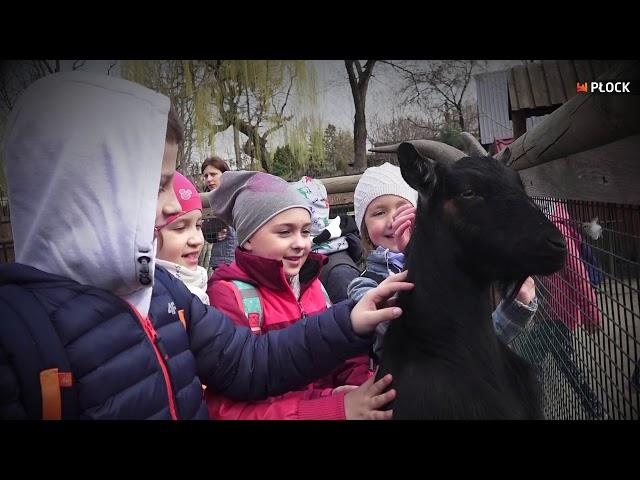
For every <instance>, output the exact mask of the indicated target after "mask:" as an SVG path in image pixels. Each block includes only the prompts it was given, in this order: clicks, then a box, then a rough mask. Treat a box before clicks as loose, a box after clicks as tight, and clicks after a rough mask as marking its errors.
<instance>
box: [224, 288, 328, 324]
mask: <svg viewBox="0 0 640 480" xmlns="http://www.w3.org/2000/svg"><path fill="white" fill-rule="evenodd" d="M225 283H227V284H229V285H230V286H231V290H233V293H234V294H235V297H236V301H237V302H238V307H240V309H241V310H242V311H243V312H244V314H245V316H246V317H247V320H248V321H249V328H250V329H251V333H253V334H254V335H261V334H262V327H263V325H264V315H263V313H262V300H261V298H260V293H259V292H258V289H257V288H256V287H255V286H253V285H252V284H250V283H247V282H243V281H242V280H231V281H225ZM320 288H321V289H322V294H323V295H324V300H325V304H326V306H327V308H329V307H331V300H330V299H329V294H328V293H327V291H326V290H325V289H324V285H322V283H320Z"/></svg>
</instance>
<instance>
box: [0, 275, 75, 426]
mask: <svg viewBox="0 0 640 480" xmlns="http://www.w3.org/2000/svg"><path fill="white" fill-rule="evenodd" d="M0 300H3V301H4V302H6V303H7V304H8V305H10V306H11V308H8V309H6V310H5V311H4V312H3V317H4V318H3V319H2V322H0V343H1V344H2V347H3V349H4V350H5V352H6V355H7V357H9V358H10V359H11V360H12V361H11V363H12V365H13V367H14V368H15V371H16V374H17V376H18V380H19V384H20V388H21V391H22V392H21V393H22V398H23V399H24V406H25V409H26V411H27V414H28V416H29V417H30V418H42V419H43V420H60V419H62V418H77V417H78V412H79V409H78V393H77V387H76V385H75V382H74V379H73V374H72V372H71V365H70V363H69V358H68V356H67V352H66V350H65V347H64V345H63V344H62V341H61V340H60V337H59V336H58V333H57V332H56V330H55V329H54V327H53V325H52V324H51V320H50V318H49V314H48V313H47V312H46V311H45V309H44V307H43V306H42V304H41V303H40V301H39V300H38V299H37V298H36V296H35V295H34V294H33V293H32V292H31V291H30V290H28V289H26V288H23V287H19V286H18V285H4V286H2V287H0Z"/></svg>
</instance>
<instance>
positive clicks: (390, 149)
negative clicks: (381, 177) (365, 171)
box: [369, 143, 400, 153]
mask: <svg viewBox="0 0 640 480" xmlns="http://www.w3.org/2000/svg"><path fill="white" fill-rule="evenodd" d="M399 146H400V144H399V143H394V144H393V145H383V146H381V147H373V148H370V149H369V151H370V152H376V153H396V152H397V151H398V147H399Z"/></svg>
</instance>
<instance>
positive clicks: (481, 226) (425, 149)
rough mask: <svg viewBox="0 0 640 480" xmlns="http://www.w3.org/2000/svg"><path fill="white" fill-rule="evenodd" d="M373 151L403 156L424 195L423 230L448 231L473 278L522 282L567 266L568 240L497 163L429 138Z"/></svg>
mask: <svg viewBox="0 0 640 480" xmlns="http://www.w3.org/2000/svg"><path fill="white" fill-rule="evenodd" d="M481 148H482V147H480V149H481ZM374 150H375V151H383V152H396V153H397V155H398V160H399V163H400V169H401V171H402V176H403V177H404V179H405V181H406V182H407V183H408V184H409V185H410V186H411V187H413V188H414V189H416V190H417V191H418V192H419V194H420V196H419V200H418V212H417V219H416V226H415V228H416V232H417V231H419V230H423V231H425V230H426V229H428V227H429V226H431V227H434V226H437V228H445V229H447V231H448V232H449V234H450V237H451V238H452V239H453V240H454V241H456V242H457V243H458V244H459V245H460V247H461V248H459V253H458V254H459V255H460V256H461V258H458V259H457V260H458V261H459V262H458V263H459V264H460V265H461V266H463V268H465V269H469V271H470V272H471V273H472V275H473V276H475V277H477V278H479V279H481V280H483V281H488V282H493V281H503V282H507V283H513V282H515V283H518V282H519V283H521V282H522V281H524V279H525V278H526V277H528V276H529V275H534V274H541V275H548V274H551V273H553V272H555V271H557V270H559V269H560V268H561V267H562V265H563V264H564V260H565V256H566V244H565V240H564V238H563V236H562V234H561V233H560V232H559V231H558V229H557V228H556V227H555V226H554V225H553V224H552V223H551V222H550V221H549V220H548V219H547V218H546V217H545V215H544V214H543V213H542V211H541V210H540V209H539V208H538V207H537V206H536V205H535V204H534V203H533V202H532V201H531V200H530V199H529V197H528V196H527V194H526V193H525V189H524V186H523V184H522V181H521V180H520V176H519V175H518V173H517V172H515V171H514V170H512V169H510V168H507V167H505V166H504V165H503V164H501V163H500V162H499V161H497V160H496V159H494V158H493V157H490V156H479V155H477V156H471V157H467V156H465V154H464V153H463V152H461V151H460V150H458V149H456V148H454V147H451V146H449V145H446V144H443V143H440V142H434V141H429V140H413V141H410V142H403V143H400V144H397V145H390V146H387V147H382V148H377V149H374ZM482 152H484V150H476V151H475V153H482ZM429 222H436V223H432V224H431V225H428V223H429ZM518 288H519V285H518ZM510 293H511V292H510Z"/></svg>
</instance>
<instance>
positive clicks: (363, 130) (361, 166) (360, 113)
mask: <svg viewBox="0 0 640 480" xmlns="http://www.w3.org/2000/svg"><path fill="white" fill-rule="evenodd" d="M355 105H356V114H355V117H354V122H353V150H354V152H353V153H354V156H353V168H354V170H355V171H357V172H363V171H364V170H366V168H367V120H366V116H365V112H364V108H365V106H364V101H362V98H360V102H356V103H355Z"/></svg>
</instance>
